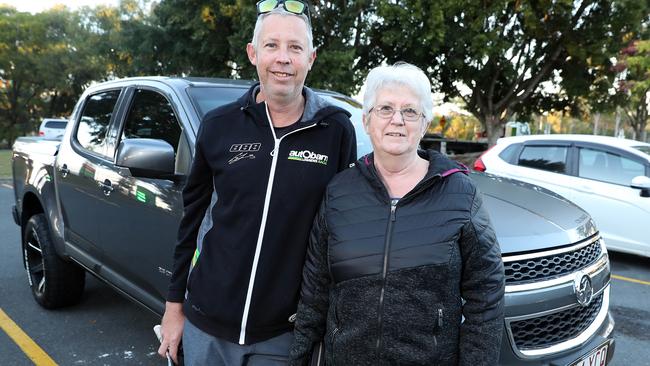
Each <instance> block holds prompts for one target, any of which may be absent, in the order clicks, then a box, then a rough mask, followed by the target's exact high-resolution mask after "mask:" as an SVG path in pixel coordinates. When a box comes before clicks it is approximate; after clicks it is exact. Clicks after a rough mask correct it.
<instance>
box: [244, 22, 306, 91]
mask: <svg viewBox="0 0 650 366" xmlns="http://www.w3.org/2000/svg"><path fill="white" fill-rule="evenodd" d="M307 32H308V30H307V24H305V22H304V21H303V20H302V19H300V18H299V17H297V16H283V15H278V14H271V15H269V16H267V17H266V18H265V19H264V21H263V23H262V27H261V30H260V33H259V40H258V44H257V45H256V46H257V47H256V48H257V49H255V48H254V47H253V45H252V44H250V43H249V44H248V46H247V48H246V51H247V53H248V58H249V60H250V61H251V63H252V64H253V65H255V66H256V68H257V76H258V77H259V79H260V83H261V85H262V92H263V93H264V95H265V96H266V97H269V98H276V99H277V98H283V99H290V98H296V97H298V96H299V95H300V94H301V93H302V87H303V85H304V83H305V78H306V77H307V72H308V71H309V69H310V68H311V65H312V63H313V62H314V60H315V59H316V52H309V41H308V38H307Z"/></svg>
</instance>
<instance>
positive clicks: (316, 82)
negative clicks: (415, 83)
mask: <svg viewBox="0 0 650 366" xmlns="http://www.w3.org/2000/svg"><path fill="white" fill-rule="evenodd" d="M366 3H368V1H351V0H340V1H315V2H314V5H313V6H312V8H311V9H312V12H313V13H312V26H313V33H314V45H315V47H316V48H317V50H318V51H317V54H318V57H317V60H316V63H315V64H314V67H313V70H312V71H311V72H310V73H309V75H308V79H307V84H308V85H310V86H313V87H317V88H326V89H332V90H337V91H340V92H343V93H352V92H354V91H356V90H357V89H358V85H359V83H360V79H361V74H360V72H359V69H357V68H354V67H353V65H354V63H355V60H356V58H357V49H358V47H360V46H361V43H362V42H363V41H364V39H363V37H362V36H363V35H364V32H365V29H366V28H367V18H368V17H369V16H370V13H368V12H367V11H366ZM256 19H257V18H256V9H255V7H254V6H252V3H251V2H249V1H243V0H192V1H190V2H188V1H179V0H163V1H161V2H160V3H159V4H158V5H157V6H156V7H155V9H154V14H153V18H152V20H151V22H152V24H153V25H154V26H155V27H157V28H158V29H159V30H160V32H161V33H160V34H159V35H158V36H156V39H157V40H158V41H159V46H158V48H159V49H163V50H166V51H165V52H166V54H165V56H166V57H164V59H165V60H166V62H167V63H168V65H167V67H165V68H163V69H162V70H163V71H165V72H167V73H171V74H182V75H194V76H217V77H226V78H231V77H234V78H244V79H255V78H257V73H256V71H255V67H254V66H253V65H251V64H250V62H249V60H248V57H247V55H246V52H245V51H246V44H247V43H248V42H250V41H251V38H252V35H253V28H254V26H255V21H256Z"/></svg>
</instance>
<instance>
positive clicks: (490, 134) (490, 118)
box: [484, 115, 503, 148]
mask: <svg viewBox="0 0 650 366" xmlns="http://www.w3.org/2000/svg"><path fill="white" fill-rule="evenodd" d="M484 125H485V133H486V134H487V140H488V141H487V142H488V148H489V147H492V146H494V145H496V143H497V140H498V139H499V137H501V132H502V131H501V130H502V128H501V127H503V126H502V125H503V124H502V121H501V119H499V117H497V116H494V115H487V116H485V122H484Z"/></svg>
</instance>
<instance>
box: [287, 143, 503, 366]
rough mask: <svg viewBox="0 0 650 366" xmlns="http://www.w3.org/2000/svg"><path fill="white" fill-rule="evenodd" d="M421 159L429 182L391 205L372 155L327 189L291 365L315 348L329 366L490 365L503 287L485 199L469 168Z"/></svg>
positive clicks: (433, 157) (439, 158)
mask: <svg viewBox="0 0 650 366" xmlns="http://www.w3.org/2000/svg"><path fill="white" fill-rule="evenodd" d="M419 153H420V154H421V156H422V157H424V158H426V159H427V160H429V170H428V173H427V175H426V176H425V178H424V179H423V180H422V181H421V182H420V183H419V184H418V185H417V186H416V187H415V188H414V189H413V190H412V191H411V192H409V193H408V194H407V195H406V196H404V197H402V198H401V199H400V200H399V201H398V202H397V204H394V201H391V199H390V198H389V197H388V193H387V190H386V189H385V188H384V186H383V184H382V183H381V181H380V179H379V178H378V175H377V172H376V171H375V168H374V164H373V156H372V154H370V155H367V156H365V157H362V158H361V159H359V161H358V162H357V163H356V166H355V167H354V168H352V169H348V170H345V171H343V172H341V173H339V174H338V175H337V176H336V177H335V178H334V179H333V180H332V181H331V182H330V184H329V186H328V188H327V191H326V194H325V196H324V198H323V202H322V204H321V207H320V211H319V213H318V216H317V217H316V219H315V220H314V225H313V228H312V232H311V238H310V244H309V248H308V252H307V258H306V263H305V268H304V271H303V284H302V290H301V300H300V303H299V305H298V313H297V317H296V324H295V335H296V340H295V343H294V345H293V347H292V349H291V359H292V361H291V364H293V365H306V364H307V363H308V361H309V358H310V356H311V352H312V349H313V347H314V346H315V345H317V344H318V343H319V342H321V341H323V343H324V345H325V360H326V364H327V365H328V366H332V365H336V366H348V365H373V366H374V365H495V364H497V362H498V357H499V348H500V345H501V336H502V330H503V325H502V324H503V294H504V286H505V281H504V273H503V262H502V260H501V252H500V250H499V245H498V243H497V240H496V237H495V234H494V230H493V229H492V226H491V224H490V220H489V218H488V215H487V212H486V210H485V208H484V207H483V204H482V199H481V194H480V193H479V192H477V189H476V187H475V186H474V184H473V182H472V181H471V180H470V179H469V177H468V176H467V175H466V173H467V168H466V167H464V166H462V165H459V164H458V163H455V162H453V161H452V160H450V159H448V158H447V157H445V156H443V155H441V154H439V153H436V152H433V151H429V152H419ZM464 173H465V174H464ZM463 317H464V319H463Z"/></svg>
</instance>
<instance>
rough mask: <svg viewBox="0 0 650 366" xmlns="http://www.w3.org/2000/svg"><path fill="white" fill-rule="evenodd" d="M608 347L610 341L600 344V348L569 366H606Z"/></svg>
mask: <svg viewBox="0 0 650 366" xmlns="http://www.w3.org/2000/svg"><path fill="white" fill-rule="evenodd" d="M608 347H609V342H607V343H605V344H603V345H600V346H599V347H598V348H596V349H595V350H593V351H591V352H590V353H588V354H587V355H585V356H583V357H582V358H580V359H579V360H577V361H575V362H573V363H571V364H570V365H569V366H606V365H607V348H608Z"/></svg>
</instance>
